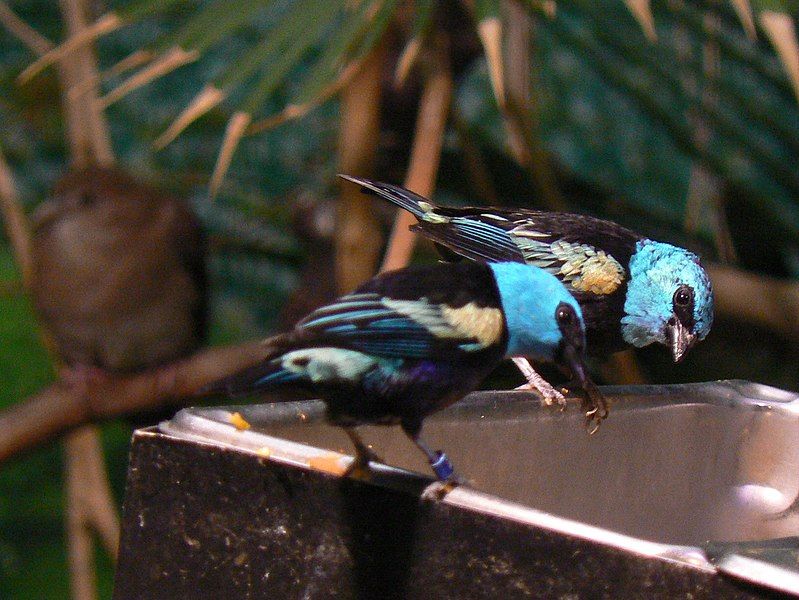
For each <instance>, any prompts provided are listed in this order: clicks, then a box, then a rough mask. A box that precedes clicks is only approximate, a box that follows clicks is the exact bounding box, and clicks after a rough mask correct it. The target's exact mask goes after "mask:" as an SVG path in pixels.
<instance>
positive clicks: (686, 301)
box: [674, 285, 694, 308]
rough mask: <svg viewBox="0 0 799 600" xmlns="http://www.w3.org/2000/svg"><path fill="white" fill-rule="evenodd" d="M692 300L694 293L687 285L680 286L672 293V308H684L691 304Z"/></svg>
mask: <svg viewBox="0 0 799 600" xmlns="http://www.w3.org/2000/svg"><path fill="white" fill-rule="evenodd" d="M693 299H694V292H693V290H692V289H691V288H690V287H688V286H687V285H681V286H680V287H678V288H677V291H676V292H674V306H680V307H683V308H685V307H687V306H689V305H690V304H691V301H692V300H693Z"/></svg>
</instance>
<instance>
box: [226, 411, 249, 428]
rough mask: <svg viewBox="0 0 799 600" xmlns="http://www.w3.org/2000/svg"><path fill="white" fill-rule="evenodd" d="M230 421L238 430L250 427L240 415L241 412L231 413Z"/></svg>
mask: <svg viewBox="0 0 799 600" xmlns="http://www.w3.org/2000/svg"><path fill="white" fill-rule="evenodd" d="M230 422H231V423H232V424H233V426H234V427H235V428H236V429H238V430H239V431H244V430H245V429H249V428H250V424H249V423H248V422H247V421H246V420H244V417H242V416H241V413H237V412H234V413H231V415H230Z"/></svg>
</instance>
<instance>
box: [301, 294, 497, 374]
mask: <svg viewBox="0 0 799 600" xmlns="http://www.w3.org/2000/svg"><path fill="white" fill-rule="evenodd" d="M465 311H471V314H467V312H465ZM470 328H474V330H473V331H472V329H470ZM503 328H504V321H503V318H502V315H501V313H500V311H499V309H496V308H479V307H476V306H469V307H460V308H452V307H449V306H447V305H442V304H436V303H433V302H430V301H429V300H427V299H426V298H421V299H414V300H402V299H399V300H398V299H392V298H389V297H385V296H381V295H380V294H377V293H356V294H350V295H348V296H344V297H342V298H340V299H339V300H338V301H336V302H334V303H333V304H330V305H327V306H324V307H322V308H320V309H317V310H316V311H314V312H313V313H311V314H310V315H308V316H307V317H306V318H305V319H303V320H302V321H300V322H299V323H298V324H297V329H298V334H299V333H300V332H301V334H300V335H301V337H302V338H305V339H309V340H313V344H314V345H326V344H331V345H335V346H336V347H343V348H348V349H353V350H358V351H360V352H364V353H367V354H372V355H375V356H380V357H384V358H417V359H420V358H439V359H441V358H449V359H451V358H453V357H454V356H456V355H458V354H463V353H468V352H473V351H475V350H480V349H484V348H487V347H488V346H490V345H492V344H498V343H499V342H500V341H501V338H502V333H503ZM487 330H491V331H490V333H486V331H487ZM494 333H496V335H493V334H494Z"/></svg>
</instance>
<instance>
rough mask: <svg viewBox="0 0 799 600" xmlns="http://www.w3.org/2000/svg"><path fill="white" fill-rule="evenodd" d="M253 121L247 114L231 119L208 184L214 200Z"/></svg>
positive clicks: (238, 114)
mask: <svg viewBox="0 0 799 600" xmlns="http://www.w3.org/2000/svg"><path fill="white" fill-rule="evenodd" d="M251 119H252V115H250V114H249V113H245V112H237V113H234V114H233V116H232V117H230V120H229V121H228V123H227V128H226V129H225V137H224V138H223V139H222V147H221V148H220V149H219V156H217V158H216V165H214V172H213V173H212V174H211V181H210V183H209V184H208V190H209V191H208V193H209V195H210V196H211V198H214V197H215V196H216V194H217V192H218V191H219V188H220V187H221V185H222V181H223V180H224V179H225V174H226V173H227V170H228V168H229V167H230V162H231V161H232V160H233V154H234V153H235V152H236V148H237V147H238V145H239V142H240V141H241V138H242V137H244V133H245V132H246V131H247V127H249V125H250V120H251Z"/></svg>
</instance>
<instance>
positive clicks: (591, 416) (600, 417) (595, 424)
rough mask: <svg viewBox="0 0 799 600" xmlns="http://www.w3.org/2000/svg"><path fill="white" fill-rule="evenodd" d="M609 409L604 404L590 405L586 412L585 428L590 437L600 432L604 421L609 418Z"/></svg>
mask: <svg viewBox="0 0 799 600" xmlns="http://www.w3.org/2000/svg"><path fill="white" fill-rule="evenodd" d="M608 414H609V411H608V407H607V405H606V404H605V403H604V402H602V403H600V404H589V405H588V407H587V410H586V411H585V428H586V430H587V431H588V435H594V434H595V433H596V432H597V431H599V426H600V425H602V421H604V420H605V419H607V418H608Z"/></svg>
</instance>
